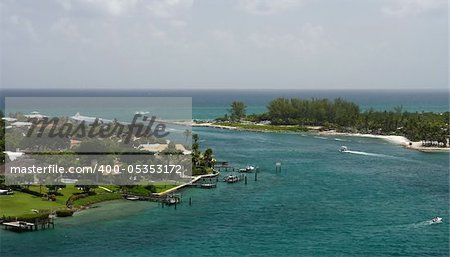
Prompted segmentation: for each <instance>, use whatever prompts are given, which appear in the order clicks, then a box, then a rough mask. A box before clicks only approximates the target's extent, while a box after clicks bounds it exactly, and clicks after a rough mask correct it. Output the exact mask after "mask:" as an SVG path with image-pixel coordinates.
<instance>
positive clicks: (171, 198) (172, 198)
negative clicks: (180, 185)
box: [163, 195, 181, 205]
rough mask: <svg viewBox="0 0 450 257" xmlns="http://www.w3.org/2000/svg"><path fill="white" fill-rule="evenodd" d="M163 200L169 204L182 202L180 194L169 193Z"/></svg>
mask: <svg viewBox="0 0 450 257" xmlns="http://www.w3.org/2000/svg"><path fill="white" fill-rule="evenodd" d="M163 202H164V203H165V204H167V205H172V204H178V203H180V202H181V200H180V196H178V195H168V196H167V197H166V199H164V200H163Z"/></svg>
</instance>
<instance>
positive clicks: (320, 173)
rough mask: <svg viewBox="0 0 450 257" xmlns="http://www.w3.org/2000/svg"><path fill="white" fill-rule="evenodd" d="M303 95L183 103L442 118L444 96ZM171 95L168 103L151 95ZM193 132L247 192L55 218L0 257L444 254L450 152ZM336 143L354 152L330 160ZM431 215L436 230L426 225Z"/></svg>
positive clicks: (227, 95)
mask: <svg viewBox="0 0 450 257" xmlns="http://www.w3.org/2000/svg"><path fill="white" fill-rule="evenodd" d="M309 93H311V94H309V95H308V94H306V93H305V92H301V91H296V92H295V94H294V93H293V92H292V91H290V93H289V92H284V93H283V92H276V91H271V92H269V93H268V92H255V93H254V94H252V93H251V92H247V91H245V92H244V91H226V92H218V91H210V92H206V91H202V92H199V91H197V92H196V93H195V94H193V93H192V91H191V93H190V94H191V95H193V96H194V97H193V117H194V118H197V119H212V118H214V117H215V116H218V114H220V115H223V114H225V112H226V109H227V108H228V107H227V105H228V104H229V102H230V101H232V100H244V101H245V102H246V103H247V105H248V106H249V111H250V112H252V111H254V112H257V111H258V110H259V111H261V110H264V106H265V104H266V103H267V100H268V99H272V98H274V97H276V96H279V95H283V94H287V95H285V96H296V95H298V96H303V95H304V96H305V97H324V96H327V97H331V98H334V97H338V96H341V97H343V98H345V99H348V100H352V101H356V102H358V103H359V104H361V106H362V108H370V107H374V108H376V109H391V108H393V107H395V106H398V105H403V107H404V109H406V110H409V111H438V112H440V111H446V110H448V98H447V95H446V94H442V93H440V94H435V95H433V94H431V95H428V94H427V93H424V92H416V93H413V92H407V93H396V94H395V95H394V96H393V95H392V93H386V92H385V93H383V92H378V94H375V93H367V92H366V93H364V92H359V93H354V94H351V92H342V91H341V94H339V93H336V92H324V91H320V92H316V94H313V93H312V92H309ZM117 94H119V93H117ZM129 94H131V93H129ZM169 94H170V95H171V96H174V95H177V93H175V92H169V93H164V92H160V93H159V94H156V93H149V95H152V96H158V95H165V96H166V95H169ZM186 94H188V93H186V92H178V95H177V96H186ZM321 94H322V95H321ZM327 94H329V95H327ZM383 94H384V95H383ZM141 95H142V94H141ZM22 96H24V95H23V94H22ZM25 96H26V95H25ZM109 96H110V95H109ZM194 131H195V132H196V133H198V134H199V136H200V144H201V148H202V149H206V148H207V147H211V148H213V149H214V154H215V157H216V158H217V159H218V160H223V161H229V162H230V164H231V165H234V166H236V167H244V166H246V165H255V166H258V167H259V168H260V172H259V173H258V177H257V181H255V179H254V174H247V176H248V184H247V185H245V184H244V183H243V182H240V183H236V184H227V183H219V184H218V187H217V188H216V189H210V190H206V189H187V190H184V191H182V192H181V193H182V197H183V203H182V204H181V205H179V206H177V209H176V210H175V209H174V208H173V207H169V208H167V207H165V208H161V206H159V205H158V204H156V203H150V202H127V201H115V202H108V203H102V204H98V205H96V207H97V208H92V209H90V210H87V211H83V212H79V213H76V214H75V216H74V217H71V218H65V219H58V220H57V222H56V225H55V228H54V229H49V230H41V231H37V232H30V233H20V234H18V233H12V232H9V231H0V256H2V257H3V256H5V257H9V256H58V257H59V256H85V257H88V256H449V225H448V224H449V222H450V217H449V154H448V153H432V154H431V153H422V152H417V151H411V150H407V149H404V148H402V147H400V146H398V145H394V144H390V143H388V142H385V141H383V140H380V139H372V138H358V137H335V136H329V137H318V136H316V135H314V134H308V133H303V134H282V133H255V132H243V131H229V130H220V129H212V128H194ZM341 145H346V146H348V148H349V149H351V150H353V151H354V152H350V153H341V152H339V151H338V150H339V148H340V146H341ZM276 162H281V163H282V170H281V172H276V171H275V163H276ZM225 175H228V173H227V172H223V174H221V176H225ZM189 198H191V199H192V205H191V206H189V205H188V204H187V199H189ZM0 207H1V206H0ZM434 216H440V217H442V218H443V220H444V222H443V223H440V224H432V223H431V222H430V219H431V218H432V217H434Z"/></svg>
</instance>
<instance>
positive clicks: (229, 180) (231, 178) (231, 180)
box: [223, 175, 239, 183]
mask: <svg viewBox="0 0 450 257" xmlns="http://www.w3.org/2000/svg"><path fill="white" fill-rule="evenodd" d="M223 181H225V182H227V183H236V182H238V181H239V177H238V176H236V175H229V176H227V177H225V179H224V180H223Z"/></svg>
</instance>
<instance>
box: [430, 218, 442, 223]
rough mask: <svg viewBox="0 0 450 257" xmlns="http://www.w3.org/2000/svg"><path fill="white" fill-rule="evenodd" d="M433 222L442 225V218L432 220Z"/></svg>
mask: <svg viewBox="0 0 450 257" xmlns="http://www.w3.org/2000/svg"><path fill="white" fill-rule="evenodd" d="M431 222H433V223H441V222H442V218H441V217H434V218H432V219H431Z"/></svg>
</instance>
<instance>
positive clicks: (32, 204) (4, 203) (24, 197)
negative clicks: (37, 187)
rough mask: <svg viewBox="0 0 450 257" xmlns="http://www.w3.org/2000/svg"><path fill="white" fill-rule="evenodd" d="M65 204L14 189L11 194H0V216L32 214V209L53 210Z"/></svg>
mask: <svg viewBox="0 0 450 257" xmlns="http://www.w3.org/2000/svg"><path fill="white" fill-rule="evenodd" d="M65 207H66V205H65V203H64V204H61V203H58V202H53V201H48V200H46V199H42V198H41V197H38V196H34V195H31V194H26V193H22V192H17V191H15V192H14V194H13V195H0V216H20V215H24V214H32V213H33V210H55V209H58V208H65Z"/></svg>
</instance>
